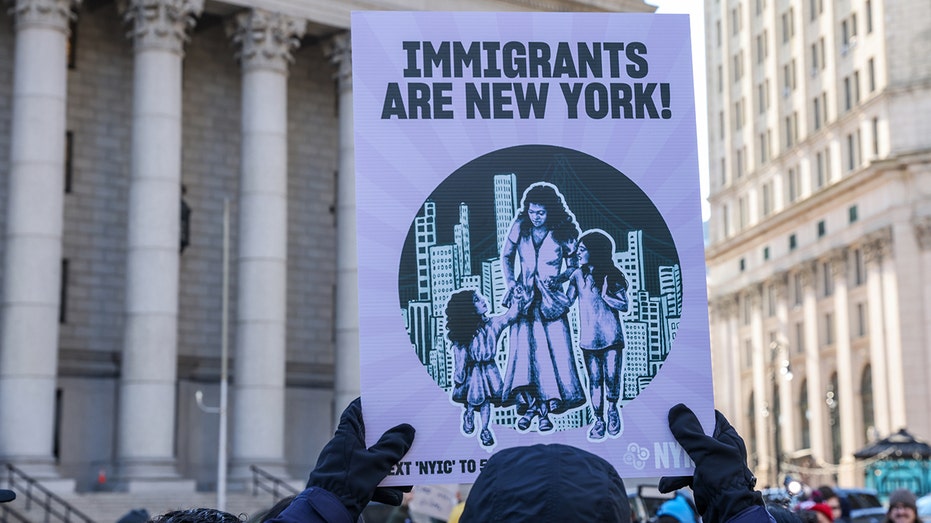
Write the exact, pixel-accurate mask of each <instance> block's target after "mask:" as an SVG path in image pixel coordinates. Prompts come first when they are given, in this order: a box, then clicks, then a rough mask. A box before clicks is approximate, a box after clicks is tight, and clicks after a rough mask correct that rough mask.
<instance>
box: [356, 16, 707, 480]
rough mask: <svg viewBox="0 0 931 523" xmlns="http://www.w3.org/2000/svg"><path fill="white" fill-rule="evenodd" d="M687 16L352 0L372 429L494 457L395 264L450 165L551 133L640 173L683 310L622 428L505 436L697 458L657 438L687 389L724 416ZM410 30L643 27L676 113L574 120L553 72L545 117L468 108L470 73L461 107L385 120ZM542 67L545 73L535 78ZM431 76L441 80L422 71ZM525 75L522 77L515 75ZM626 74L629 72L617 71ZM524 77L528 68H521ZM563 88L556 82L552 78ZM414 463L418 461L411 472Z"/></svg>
mask: <svg viewBox="0 0 931 523" xmlns="http://www.w3.org/2000/svg"><path fill="white" fill-rule="evenodd" d="M688 35H689V32H688V18H687V17H686V16H681V15H640V14H634V15H632V14H561V13H560V14H556V13H534V14H527V13H420V12H418V13H376V12H357V13H354V14H353V50H354V51H353V87H354V93H353V96H354V103H355V108H354V111H355V115H354V116H355V133H356V137H355V148H356V177H357V188H356V191H357V210H358V231H359V233H358V242H359V294H360V299H359V303H360V305H359V307H360V320H361V321H360V345H361V350H362V358H361V359H362V387H363V389H362V392H363V399H364V408H365V413H366V414H365V419H366V427H367V432H368V440H369V443H370V444H371V443H373V442H374V441H375V440H376V439H377V436H378V435H379V434H381V433H382V432H383V431H384V430H386V429H387V428H389V427H391V426H393V425H395V424H397V423H401V422H409V423H411V424H413V425H414V426H415V428H416V429H417V439H416V441H415V445H414V448H413V449H412V450H411V452H410V453H409V455H408V456H407V457H406V458H405V459H406V460H409V461H411V462H414V461H417V460H445V459H451V460H460V459H476V460H479V459H483V458H487V457H489V456H490V453H489V452H488V451H486V450H484V449H483V448H481V446H480V445H479V443H478V441H477V440H476V438H475V437H471V438H466V437H464V436H462V434H461V433H460V427H459V425H460V423H461V412H462V411H461V409H459V408H457V407H455V406H453V405H451V403H450V400H449V397H448V395H447V394H445V393H444V392H443V391H442V390H441V389H439V388H438V387H437V386H436V384H435V383H434V382H433V381H432V379H431V378H430V376H429V375H428V374H427V373H426V372H424V368H423V366H422V365H421V364H420V362H419V361H418V359H417V357H416V355H415V354H414V351H413V350H412V349H411V346H410V340H409V339H408V337H407V332H406V330H405V329H404V325H403V323H402V321H401V318H400V317H399V310H398V306H397V303H398V290H397V270H398V262H399V259H400V251H401V248H402V246H403V244H404V240H405V236H406V234H407V231H408V228H409V227H410V224H411V222H412V220H413V218H414V216H415V215H416V214H417V212H418V211H419V208H420V206H421V205H422V203H423V202H424V200H425V199H426V198H427V196H428V195H429V194H430V193H431V192H432V191H433V189H434V188H435V187H436V185H437V184H439V183H440V182H441V181H442V180H443V179H444V178H445V177H446V176H448V175H449V174H450V173H452V172H453V171H455V170H456V169H458V168H459V167H461V166H462V165H464V164H466V163H468V162H469V161H471V160H472V159H474V158H476V157H478V156H481V155H483V154H486V153H488V152H491V151H494V150H497V149H501V148H504V147H509V146H514V145H522V144H550V145H558V146H561V147H567V148H572V149H576V150H578V151H581V152H584V153H586V154H589V155H591V156H594V157H595V158H598V159H600V160H602V161H604V162H606V163H608V164H610V165H612V166H613V167H615V168H616V169H618V170H619V171H621V172H623V173H624V174H626V175H627V176H628V177H630V178H631V179H632V180H634V181H635V182H636V183H637V184H638V185H639V186H640V188H641V189H642V190H643V191H644V192H645V193H647V194H648V195H649V196H650V197H651V199H652V200H653V203H654V204H655V205H656V207H657V208H658V209H659V210H660V212H661V213H662V214H663V216H664V217H665V219H666V222H667V225H668V226H669V228H670V231H671V233H672V236H673V239H674V241H675V243H676V247H677V250H678V254H679V259H680V263H681V271H682V279H683V313H682V322H681V323H680V326H679V330H678V332H677V337H676V341H675V343H674V344H673V348H672V351H671V352H670V355H669V357H668V358H667V360H666V362H665V364H664V365H663V368H662V369H661V370H660V372H659V374H658V375H657V376H656V378H655V379H654V380H653V382H652V384H651V385H650V386H649V387H648V388H647V389H646V390H645V391H644V392H642V393H641V394H640V396H639V397H638V398H637V399H636V400H635V401H633V402H631V403H630V404H628V405H627V406H626V407H625V408H624V409H623V410H624V412H623V415H624V419H625V431H624V434H623V435H622V437H621V438H620V439H618V440H610V439H609V440H606V441H604V442H600V443H590V442H588V441H587V440H586V434H587V428H583V429H577V430H574V431H565V432H557V433H552V434H546V435H540V434H537V433H527V434H519V433H517V432H516V431H513V430H508V429H505V428H502V427H496V429H495V436H496V440H497V445H496V446H495V447H494V450H500V449H502V448H506V447H510V446H517V445H529V444H533V443H554V442H560V443H566V444H572V445H577V446H580V447H583V448H586V449H588V450H590V451H592V452H595V453H597V454H599V455H602V456H604V457H605V458H606V459H608V460H609V461H611V462H612V463H614V464H615V466H616V467H617V468H618V470H619V472H620V473H621V475H622V477H637V476H659V475H676V474H687V473H689V469H688V468H687V467H686V466H682V464H680V466H679V467H678V468H670V469H666V470H657V469H655V468H653V465H654V464H655V461H654V460H653V458H654V456H653V455H652V453H653V450H654V449H653V442H654V441H671V440H672V437H671V435H670V434H669V432H668V428H667V426H666V412H667V410H668V407H669V406H671V405H673V404H675V403H677V402H680V401H683V402H685V403H687V404H688V405H689V406H690V407H692V408H693V409H694V410H695V411H696V413H697V414H698V415H699V417H700V419H701V420H702V422H703V424H704V425H705V427H706V430H709V429H710V428H711V426H712V424H713V411H712V409H713V400H712V392H711V369H710V354H709V350H708V344H709V333H708V317H707V311H708V307H707V295H706V289H705V275H704V270H705V266H704V250H703V243H702V234H701V230H702V229H701V208H700V197H699V187H698V184H699V179H698V161H697V144H696V134H695V118H694V109H695V107H694V98H693V94H692V78H691V71H692V68H691V51H690V47H689V46H690V43H689V37H688ZM403 40H432V41H441V40H450V41H456V40H461V41H466V42H468V41H473V40H478V41H482V40H493V41H508V40H517V41H525V42H526V41H530V40H534V41H546V42H549V43H551V44H552V45H555V43H556V42H559V41H570V42H571V41H622V42H626V41H634V40H636V41H641V42H644V43H645V44H646V45H647V46H648V49H649V53H648V55H647V59H648V61H649V75H648V76H647V77H646V78H644V79H642V80H640V81H643V82H657V83H660V82H668V83H670V84H671V101H672V103H671V107H672V109H673V118H672V119H669V120H662V119H657V120H616V121H615V120H610V119H606V120H591V119H588V118H585V117H582V118H580V119H578V120H569V119H568V118H567V117H566V114H565V111H564V104H562V96H561V94H560V92H559V90H558V86H556V85H555V83H556V82H555V81H554V82H553V85H552V86H551V93H550V101H549V104H548V107H547V112H546V119H545V120H535V119H528V120H519V119H513V120H480V119H476V120H466V119H465V118H464V109H463V107H462V102H463V99H464V97H463V96H461V95H457V94H456V93H462V91H463V84H464V83H465V82H467V81H483V79H472V78H471V77H467V78H462V79H455V78H450V79H445V78H444V79H438V78H437V79H435V80H436V81H444V82H446V81H448V82H451V83H453V85H454V87H453V93H454V94H453V98H454V104H455V106H454V110H455V111H456V119H455V120H397V119H391V120H381V119H380V115H381V110H382V103H383V100H384V94H385V88H386V86H387V84H388V82H392V81H395V82H404V81H405V79H404V78H403V75H402V70H403V69H404V67H405V66H406V63H405V55H404V53H403V51H402V49H401V41H403ZM527 80H530V81H537V82H539V81H542V80H543V79H527ZM425 81H430V80H425ZM516 81H518V82H522V80H520V79H517V80H516ZM619 81H625V80H624V79H620V80H619ZM522 83H526V82H522ZM554 88H556V89H555V90H554ZM629 444H637V445H640V446H642V447H646V448H648V449H649V450H650V451H651V456H650V459H649V460H648V461H649V462H648V463H646V464H645V466H644V468H642V469H638V468H636V467H635V466H633V465H632V464H630V463H625V459H624V458H625V455H627V454H628V452H629V450H630V449H629V448H628V445H629ZM415 471H416V466H415V465H413V464H412V472H415ZM474 477H475V474H467V473H466V474H463V473H458V472H457V473H454V474H452V475H438V476H425V477H418V476H417V475H414V476H394V477H389V478H388V480H387V481H386V483H387V484H418V483H438V482H439V483H450V482H471V481H474Z"/></svg>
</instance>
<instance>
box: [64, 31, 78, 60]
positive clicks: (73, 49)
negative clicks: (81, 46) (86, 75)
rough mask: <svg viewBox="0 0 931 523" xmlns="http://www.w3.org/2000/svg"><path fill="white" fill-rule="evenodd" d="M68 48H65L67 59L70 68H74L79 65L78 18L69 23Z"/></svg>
mask: <svg viewBox="0 0 931 523" xmlns="http://www.w3.org/2000/svg"><path fill="white" fill-rule="evenodd" d="M67 46H68V47H67V49H66V50H65V53H66V56H67V60H68V69H74V68H75V67H77V54H78V22H77V20H71V22H69V24H68V44H67Z"/></svg>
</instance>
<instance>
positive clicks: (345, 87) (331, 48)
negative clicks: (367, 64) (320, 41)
mask: <svg viewBox="0 0 931 523" xmlns="http://www.w3.org/2000/svg"><path fill="white" fill-rule="evenodd" d="M350 36H351V35H350V33H349V31H344V32H342V33H339V34H337V35H334V36H333V37H332V38H330V41H329V42H327V46H326V55H327V57H328V58H329V59H330V63H331V64H333V65H334V66H335V67H336V75H335V77H336V79H337V80H338V81H339V91H340V92H341V93H342V92H347V91H351V90H352V38H351V37H350Z"/></svg>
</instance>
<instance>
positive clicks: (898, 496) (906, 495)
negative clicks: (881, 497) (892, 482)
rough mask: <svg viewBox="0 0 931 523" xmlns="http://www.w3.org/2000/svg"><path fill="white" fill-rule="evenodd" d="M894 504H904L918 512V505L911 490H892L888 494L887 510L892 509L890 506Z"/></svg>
mask: <svg viewBox="0 0 931 523" xmlns="http://www.w3.org/2000/svg"><path fill="white" fill-rule="evenodd" d="M896 505H905V506H906V507H908V508H910V509H912V510H914V511H915V512H918V505H917V503H916V500H915V495H914V494H912V491H910V490H908V489H904V488H900V489H896V490H893V491H892V493H891V494H889V510H892V507H894V506H896Z"/></svg>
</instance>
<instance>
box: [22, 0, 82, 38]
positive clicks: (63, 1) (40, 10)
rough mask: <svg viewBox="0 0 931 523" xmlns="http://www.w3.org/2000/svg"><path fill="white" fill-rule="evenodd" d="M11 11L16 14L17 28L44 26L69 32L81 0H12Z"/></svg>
mask: <svg viewBox="0 0 931 523" xmlns="http://www.w3.org/2000/svg"><path fill="white" fill-rule="evenodd" d="M10 3H11V4H13V7H12V8H11V10H10V11H11V12H12V13H13V14H14V15H15V16H16V28H17V29H22V28H24V27H30V26H43V27H48V28H50V29H55V30H58V31H61V32H64V33H66V34H67V33H68V31H69V27H68V26H69V24H70V23H71V20H73V19H75V18H76V15H75V13H74V10H75V9H76V8H77V7H78V6H80V5H81V0H11V2H10Z"/></svg>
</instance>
